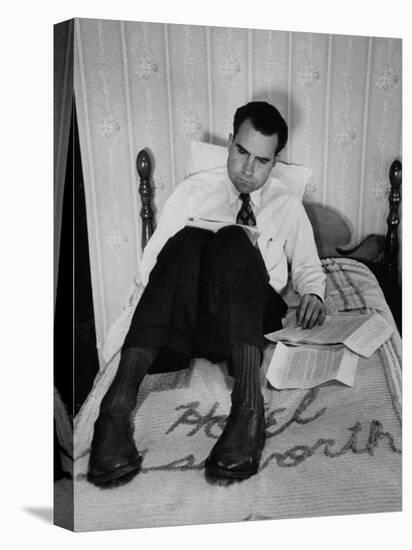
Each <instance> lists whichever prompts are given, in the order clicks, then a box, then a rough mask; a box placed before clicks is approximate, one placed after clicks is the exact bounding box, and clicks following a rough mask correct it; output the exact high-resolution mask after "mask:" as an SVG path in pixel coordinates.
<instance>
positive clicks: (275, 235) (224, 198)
mask: <svg viewBox="0 0 412 550" xmlns="http://www.w3.org/2000/svg"><path fill="white" fill-rule="evenodd" d="M250 198H251V201H250V204H251V206H252V209H253V211H254V213H255V217H256V226H257V229H258V230H259V231H260V237H259V239H258V246H259V249H260V251H261V254H262V256H263V260H264V262H265V265H266V268H267V271H268V274H269V278H270V280H269V283H270V285H271V286H272V287H273V288H274V289H275V290H276V291H277V292H281V291H282V290H283V289H284V288H285V287H286V285H287V282H288V266H290V271H291V277H292V285H293V288H294V290H296V291H297V292H298V293H299V294H300V296H303V295H304V294H316V295H318V296H319V297H320V298H322V299H323V298H324V288H325V279H326V276H325V274H324V273H323V270H322V266H321V263H320V260H319V257H318V254H317V250H316V245H315V241H314V237H313V231H312V226H311V224H310V222H309V219H308V217H307V215H306V212H305V210H304V208H303V205H302V203H301V201H300V200H299V199H298V197H297V196H296V195H294V194H293V193H292V192H291V191H290V190H289V189H288V188H287V187H286V186H285V185H284V184H282V183H281V182H280V181H279V180H277V179H275V178H274V177H273V176H270V177H269V179H268V180H267V181H266V183H265V184H264V186H263V187H261V188H260V189H258V190H257V191H254V192H252V193H251V194H250ZM241 203H242V201H241V199H239V192H238V191H237V190H236V188H235V187H234V185H233V184H232V182H231V181H230V179H229V177H228V175H227V171H226V167H222V168H217V169H214V170H209V171H207V172H201V173H199V174H196V175H194V176H191V177H189V178H187V179H186V180H184V181H182V182H181V183H180V184H179V185H178V186H177V187H176V189H175V191H174V192H173V193H172V195H171V196H170V197H169V198H168V200H167V201H166V203H165V205H164V207H163V210H162V213H161V216H160V219H159V222H158V225H157V228H156V230H155V232H154V234H153V236H152V237H151V238H150V240H149V242H148V244H147V245H146V248H145V250H144V253H143V258H142V262H141V266H140V278H141V282H142V284H143V285H144V286H146V284H147V281H148V279H149V274H150V272H151V270H152V269H153V266H154V265H155V263H156V258H157V255H158V254H159V252H160V250H161V249H162V248H163V246H164V244H165V243H166V241H167V240H168V239H169V238H170V237H172V236H173V235H175V234H176V233H177V232H178V231H180V229H182V228H183V227H185V225H186V222H187V221H188V219H189V218H207V219H213V220H218V221H228V222H231V223H236V216H237V214H238V212H239V209H240V206H241Z"/></svg>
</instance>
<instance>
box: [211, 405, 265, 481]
mask: <svg viewBox="0 0 412 550" xmlns="http://www.w3.org/2000/svg"><path fill="white" fill-rule="evenodd" d="M264 445H265V413H264V409H263V404H262V406H259V408H258V409H251V408H249V407H245V406H243V405H232V409H231V411H230V414H229V416H228V418H227V421H226V425H225V428H224V430H223V433H222V435H221V436H220V438H219V439H218V441H217V443H216V444H215V446H214V447H213V449H212V451H211V452H210V454H209V456H208V457H207V459H206V463H205V468H206V475H207V476H209V477H210V476H212V478H213V477H214V478H224V479H232V480H242V479H247V478H248V477H250V476H252V475H254V474H256V472H257V471H258V468H259V461H260V456H261V454H262V450H263V447H264Z"/></svg>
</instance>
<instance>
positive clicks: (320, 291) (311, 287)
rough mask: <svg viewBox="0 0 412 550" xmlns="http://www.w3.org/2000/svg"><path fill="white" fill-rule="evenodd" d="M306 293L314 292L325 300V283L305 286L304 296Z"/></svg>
mask: <svg viewBox="0 0 412 550" xmlns="http://www.w3.org/2000/svg"><path fill="white" fill-rule="evenodd" d="M305 294H314V295H315V296H317V297H318V298H320V300H321V301H322V302H323V301H324V300H325V289H324V287H323V285H322V286H321V287H320V286H319V285H308V286H306V287H305V288H304V290H303V292H302V296H304V295H305Z"/></svg>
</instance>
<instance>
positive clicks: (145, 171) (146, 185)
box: [136, 150, 153, 250]
mask: <svg viewBox="0 0 412 550" xmlns="http://www.w3.org/2000/svg"><path fill="white" fill-rule="evenodd" d="M136 168H137V172H138V174H139V178H140V185H139V195H140V198H141V201H142V208H141V210H140V217H141V218H142V250H143V249H144V247H145V246H146V244H147V241H148V240H149V239H150V237H151V236H152V234H153V210H152V206H151V199H152V186H151V185H150V175H151V172H152V162H151V160H150V156H149V154H148V153H147V152H146V151H144V150H142V151H140V153H139V154H138V155H137V159H136Z"/></svg>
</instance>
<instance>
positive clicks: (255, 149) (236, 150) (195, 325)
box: [88, 102, 325, 487]
mask: <svg viewBox="0 0 412 550" xmlns="http://www.w3.org/2000/svg"><path fill="white" fill-rule="evenodd" d="M287 136H288V128H287V125H286V123H285V121H284V120H283V118H282V116H281V115H280V113H279V112H278V111H277V109H276V108H275V107H273V106H272V105H269V104H268V103H265V102H252V103H248V104H247V105H244V106H243V107H240V108H239V109H238V110H237V111H236V114H235V117H234V125H233V135H230V136H229V147H228V149H229V154H228V160H227V166H226V167H224V168H222V169H217V170H212V171H209V172H204V173H202V174H200V175H197V176H192V177H191V178H188V179H187V180H185V181H183V182H182V183H181V184H180V185H179V186H178V187H177V188H176V190H175V191H174V193H173V194H172V196H171V197H170V198H169V200H168V201H167V203H166V204H165V206H164V208H163V211H162V215H161V219H160V221H159V225H158V227H157V229H156V231H155V233H154V234H153V236H152V238H151V239H150V241H149V243H148V245H147V246H146V249H145V251H144V255H143V259H142V266H141V273H142V281H143V284H144V285H145V290H144V292H143V294H142V297H141V299H140V301H139V303H138V305H137V307H136V310H135V312H134V316H133V319H132V322H131V326H130V329H129V332H128V334H127V336H126V339H125V341H124V344H123V347H122V350H121V358H120V363H119V367H118V371H117V374H116V376H115V378H114V380H113V382H112V384H111V386H110V388H109V390H108V391H107V393H106V395H105V396H104V398H103V400H102V403H101V406H100V413H99V417H98V419H97V420H96V423H95V427H94V435H93V440H92V447H91V453H90V461H89V471H88V479H89V481H90V482H92V483H94V484H96V485H99V486H103V487H104V486H111V485H117V484H121V483H125V482H126V481H128V480H129V479H131V478H132V477H133V476H134V475H136V474H137V473H138V472H139V470H140V467H141V456H140V455H139V453H138V451H137V449H136V446H135V443H134V438H133V427H132V426H133V416H132V412H133V409H134V408H135V406H136V400H137V393H138V389H139V385H140V383H141V382H142V380H143V377H144V376H145V375H146V374H148V373H149V374H151V373H155V372H165V371H171V370H177V369H180V368H187V367H188V366H189V362H190V359H191V357H206V358H208V359H210V360H211V361H213V362H220V361H227V363H228V370H229V373H230V374H231V375H232V376H233V377H234V387H233V392H232V395H231V401H232V407H231V411H230V415H229V417H228V419H227V422H226V424H225V428H224V430H223V433H222V435H221V436H220V438H219V440H218V441H217V443H216V444H215V446H214V447H213V449H212V450H211V452H210V454H209V456H208V457H207V459H206V462H205V469H206V474H207V475H208V477H214V478H224V479H231V480H242V479H246V478H248V477H250V476H251V475H253V474H255V473H256V472H257V470H258V467H259V460H260V456H261V453H262V449H263V447H264V442H265V417H264V403H263V396H262V392H261V378H260V366H261V362H262V351H263V345H264V340H263V334H265V333H268V332H271V331H274V330H277V329H279V328H281V326H282V324H281V319H282V317H283V316H284V315H285V313H286V310H287V306H286V304H285V302H284V301H283V300H282V298H281V297H280V296H279V294H278V292H280V291H281V290H282V289H283V288H284V287H285V286H286V284H287V279H288V264H289V265H290V268H291V276H292V283H293V286H294V288H295V290H296V291H297V292H298V293H299V294H300V296H301V301H300V305H299V307H298V310H297V321H298V324H299V325H301V326H302V327H303V328H311V327H313V326H314V325H315V324H316V323H319V324H322V323H323V321H324V319H325V306H324V304H323V296H324V284H325V276H324V274H323V271H322V267H321V263H320V261H319V258H318V255H317V251H316V246H315V242H314V238H313V232H312V228H311V225H310V222H309V220H308V218H307V216H306V213H305V211H304V209H303V206H302V204H301V202H300V201H299V199H298V198H297V197H295V196H294V195H293V194H292V193H291V192H289V191H288V190H287V189H285V188H284V187H282V186H281V185H279V182H276V180H275V179H274V178H273V177H272V176H271V170H272V168H273V166H274V164H275V161H276V156H277V155H278V153H279V152H280V151H281V150H282V148H283V147H284V146H285V144H286V141H287ZM189 218H207V219H211V218H213V219H214V220H226V221H228V222H231V223H232V225H230V226H227V227H224V228H222V229H220V230H218V231H217V232H213V231H210V230H206V229H203V228H198V227H189V226H186V223H187V222H188V220H189ZM236 224H237V225H236ZM242 225H249V226H256V227H257V229H258V230H259V232H260V235H261V236H260V237H259V241H258V246H255V245H253V244H252V241H251V240H250V239H249V237H248V235H247V233H246V231H245V230H244V229H242ZM142 429H144V426H142Z"/></svg>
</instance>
